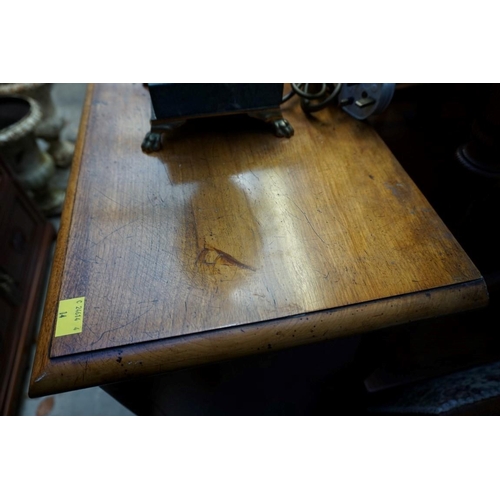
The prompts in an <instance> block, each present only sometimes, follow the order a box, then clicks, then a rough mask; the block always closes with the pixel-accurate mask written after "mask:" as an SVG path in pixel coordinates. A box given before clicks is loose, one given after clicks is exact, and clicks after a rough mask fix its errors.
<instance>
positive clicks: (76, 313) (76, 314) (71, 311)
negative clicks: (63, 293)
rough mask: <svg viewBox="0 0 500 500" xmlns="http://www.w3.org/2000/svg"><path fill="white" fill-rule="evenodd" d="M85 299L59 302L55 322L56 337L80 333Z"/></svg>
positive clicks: (78, 298)
mask: <svg viewBox="0 0 500 500" xmlns="http://www.w3.org/2000/svg"><path fill="white" fill-rule="evenodd" d="M84 306H85V297H77V298H76V299H66V300H61V301H59V309H58V311H57V321H56V333H55V336H56V337H63V336H64V335H73V334H75V333H82V329H83V308H84Z"/></svg>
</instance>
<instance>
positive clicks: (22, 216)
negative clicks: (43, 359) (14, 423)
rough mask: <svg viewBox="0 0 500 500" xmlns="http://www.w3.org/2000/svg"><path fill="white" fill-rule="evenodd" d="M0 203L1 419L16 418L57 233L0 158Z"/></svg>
mask: <svg viewBox="0 0 500 500" xmlns="http://www.w3.org/2000/svg"><path fill="white" fill-rule="evenodd" d="M0 200H1V201H2V203H1V205H0V235H1V238H0V415H14V414H16V411H17V405H18V401H19V397H20V392H21V389H22V381H23V376H24V371H25V369H26V365H27V363H28V361H29V353H30V351H29V348H30V345H31V342H32V340H33V334H34V327H35V319H36V312H37V309H38V306H39V301H40V297H41V291H42V285H43V282H44V278H45V273H46V271H47V266H46V263H47V258H48V256H49V255H48V254H49V249H50V245H51V243H52V241H53V239H54V237H55V232H54V229H53V227H52V224H50V222H48V221H47V220H46V219H45V218H44V217H43V216H42V215H41V214H40V212H39V211H38V210H37V209H36V207H35V206H34V205H33V202H32V201H31V200H30V199H29V198H28V196H27V195H26V193H25V191H24V190H23V189H22V187H21V186H20V185H19V183H18V182H17V181H16V179H15V178H14V176H13V174H12V172H11V171H10V169H8V167H7V166H6V165H5V164H4V163H3V161H2V159H1V158H0Z"/></svg>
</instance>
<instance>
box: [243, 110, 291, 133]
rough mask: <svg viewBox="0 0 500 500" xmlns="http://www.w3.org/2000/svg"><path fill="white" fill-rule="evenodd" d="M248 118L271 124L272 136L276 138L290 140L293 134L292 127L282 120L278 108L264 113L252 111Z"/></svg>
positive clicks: (285, 120) (284, 119)
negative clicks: (272, 128)
mask: <svg viewBox="0 0 500 500" xmlns="http://www.w3.org/2000/svg"><path fill="white" fill-rule="evenodd" d="M248 116H251V117H252V118H257V119H258V120H263V121H265V122H266V123H271V124H272V125H273V127H274V134H275V135H276V136H277V137H287V138H290V137H292V135H293V134H294V130H293V127H292V126H291V125H290V123H289V122H288V120H287V119H286V118H283V115H282V114H281V110H280V109H279V108H277V109H266V110H264V111H252V112H251V113H248Z"/></svg>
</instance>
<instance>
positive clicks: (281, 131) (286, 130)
mask: <svg viewBox="0 0 500 500" xmlns="http://www.w3.org/2000/svg"><path fill="white" fill-rule="evenodd" d="M273 127H274V134H275V135H276V136H277V137H287V138H288V139H289V138H290V137H292V135H293V134H294V130H293V127H292V126H291V125H290V123H289V121H288V120H286V119H285V118H280V119H279V120H275V121H273Z"/></svg>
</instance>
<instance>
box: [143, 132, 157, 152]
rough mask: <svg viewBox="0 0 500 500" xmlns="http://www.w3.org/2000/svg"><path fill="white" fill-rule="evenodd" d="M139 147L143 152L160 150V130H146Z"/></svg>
mask: <svg viewBox="0 0 500 500" xmlns="http://www.w3.org/2000/svg"><path fill="white" fill-rule="evenodd" d="M141 148H142V150H143V151H144V152H145V153H153V152H155V151H160V149H161V132H148V133H147V134H146V137H144V140H143V141H142V144H141Z"/></svg>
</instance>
